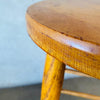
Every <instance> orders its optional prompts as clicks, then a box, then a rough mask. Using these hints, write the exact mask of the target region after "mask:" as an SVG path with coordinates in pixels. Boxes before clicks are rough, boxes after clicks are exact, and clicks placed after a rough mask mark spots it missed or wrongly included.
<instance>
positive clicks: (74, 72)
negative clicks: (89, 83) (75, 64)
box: [65, 68, 93, 78]
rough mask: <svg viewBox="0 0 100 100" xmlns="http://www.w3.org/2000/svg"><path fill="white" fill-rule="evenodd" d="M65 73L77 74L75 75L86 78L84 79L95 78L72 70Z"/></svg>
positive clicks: (66, 70)
mask: <svg viewBox="0 0 100 100" xmlns="http://www.w3.org/2000/svg"><path fill="white" fill-rule="evenodd" d="M65 73H69V74H75V75H78V76H84V77H90V78H93V77H91V76H89V75H86V74H84V73H82V72H78V71H75V70H72V69H67V68H66V69H65Z"/></svg>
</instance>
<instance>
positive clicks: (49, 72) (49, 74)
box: [41, 55, 65, 100]
mask: <svg viewBox="0 0 100 100" xmlns="http://www.w3.org/2000/svg"><path fill="white" fill-rule="evenodd" d="M64 69H65V64H63V63H62V62H60V61H58V60H56V59H55V58H53V57H52V56H50V55H47V57H46V63H45V69H44V75H43V82H42V91H41V100H59V98H60V92H61V89H62V83H63V79H64Z"/></svg>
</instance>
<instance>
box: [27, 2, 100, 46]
mask: <svg viewBox="0 0 100 100" xmlns="http://www.w3.org/2000/svg"><path fill="white" fill-rule="evenodd" d="M27 13H28V14H29V15H30V16H31V17H32V18H33V19H34V20H36V21H37V22H39V23H40V24H42V25H45V26H47V27H48V28H50V29H52V30H55V31H57V32H61V33H63V34H65V35H67V36H71V37H73V38H77V39H80V40H82V41H88V42H92V43H95V44H97V45H100V0H45V1H42V2H40V3H37V4H35V5H34V6H33V5H32V6H31V7H30V8H29V9H28V11H27Z"/></svg>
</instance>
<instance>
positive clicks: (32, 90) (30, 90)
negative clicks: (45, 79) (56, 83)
mask: <svg viewBox="0 0 100 100" xmlns="http://www.w3.org/2000/svg"><path fill="white" fill-rule="evenodd" d="M63 87H64V88H65V89H70V90H75V91H79V92H86V93H91V94H97V95H99V96H100V80H97V79H92V78H74V79H69V80H66V81H64V85H63ZM40 89H41V84H38V85H31V86H23V87H16V88H10V89H1V90H0V100H40ZM61 100H88V99H83V98H77V97H73V96H69V95H61Z"/></svg>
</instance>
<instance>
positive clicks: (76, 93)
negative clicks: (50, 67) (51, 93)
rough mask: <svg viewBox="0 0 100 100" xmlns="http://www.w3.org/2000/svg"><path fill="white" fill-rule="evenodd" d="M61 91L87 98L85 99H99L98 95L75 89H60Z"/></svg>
mask: <svg viewBox="0 0 100 100" xmlns="http://www.w3.org/2000/svg"><path fill="white" fill-rule="evenodd" d="M61 93H63V94H67V95H73V96H78V97H82V98H87V99H90V100H100V96H96V95H91V94H86V93H81V92H76V91H70V90H64V89H62V91H61Z"/></svg>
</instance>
